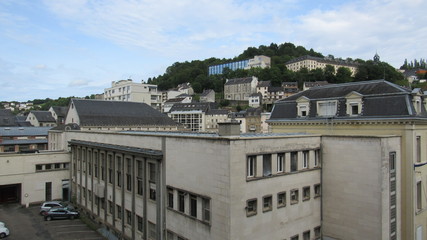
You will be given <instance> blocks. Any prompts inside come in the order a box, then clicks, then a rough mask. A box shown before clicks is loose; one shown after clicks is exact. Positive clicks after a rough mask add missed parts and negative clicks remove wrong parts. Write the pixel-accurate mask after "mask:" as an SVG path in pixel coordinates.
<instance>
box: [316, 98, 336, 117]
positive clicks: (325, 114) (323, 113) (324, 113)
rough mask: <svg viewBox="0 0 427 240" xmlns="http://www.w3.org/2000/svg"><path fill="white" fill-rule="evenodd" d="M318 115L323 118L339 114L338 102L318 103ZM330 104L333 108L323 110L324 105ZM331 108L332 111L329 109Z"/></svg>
mask: <svg viewBox="0 0 427 240" xmlns="http://www.w3.org/2000/svg"><path fill="white" fill-rule="evenodd" d="M316 104H317V115H318V116H322V117H332V116H335V115H336V114H337V109H338V108H337V105H338V101H337V100H327V101H318V102H317V103H316ZM325 104H330V105H331V106H325V108H327V109H321V106H322V105H325ZM329 108H331V109H329Z"/></svg>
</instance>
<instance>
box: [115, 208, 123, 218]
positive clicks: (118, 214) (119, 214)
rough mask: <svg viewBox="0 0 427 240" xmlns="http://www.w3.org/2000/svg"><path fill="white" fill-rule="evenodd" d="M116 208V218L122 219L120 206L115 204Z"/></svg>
mask: <svg viewBox="0 0 427 240" xmlns="http://www.w3.org/2000/svg"><path fill="white" fill-rule="evenodd" d="M116 209H117V216H116V218H118V219H122V207H121V206H119V205H116Z"/></svg>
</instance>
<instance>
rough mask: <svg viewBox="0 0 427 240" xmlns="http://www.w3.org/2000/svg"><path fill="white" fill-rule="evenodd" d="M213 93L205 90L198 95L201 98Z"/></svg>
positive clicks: (210, 90)
mask: <svg viewBox="0 0 427 240" xmlns="http://www.w3.org/2000/svg"><path fill="white" fill-rule="evenodd" d="M211 92H213V90H212V89H206V90H203V92H202V94H200V96H201V97H204V96H207V95H208V94H209V93H211Z"/></svg>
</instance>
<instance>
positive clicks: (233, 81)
mask: <svg viewBox="0 0 427 240" xmlns="http://www.w3.org/2000/svg"><path fill="white" fill-rule="evenodd" d="M252 80H253V78H252V77H246V78H233V79H227V82H226V83H225V85H235V84H243V83H251V82H252Z"/></svg>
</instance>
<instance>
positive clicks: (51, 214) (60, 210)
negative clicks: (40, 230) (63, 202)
mask: <svg viewBox="0 0 427 240" xmlns="http://www.w3.org/2000/svg"><path fill="white" fill-rule="evenodd" d="M42 214H43V216H44V220H46V221H50V220H52V219H66V218H68V219H71V220H72V219H74V218H78V217H79V216H80V214H79V212H77V211H75V210H69V209H67V208H66V207H65V208H64V207H53V208H51V209H50V210H49V211H44V212H43V213H42Z"/></svg>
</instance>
